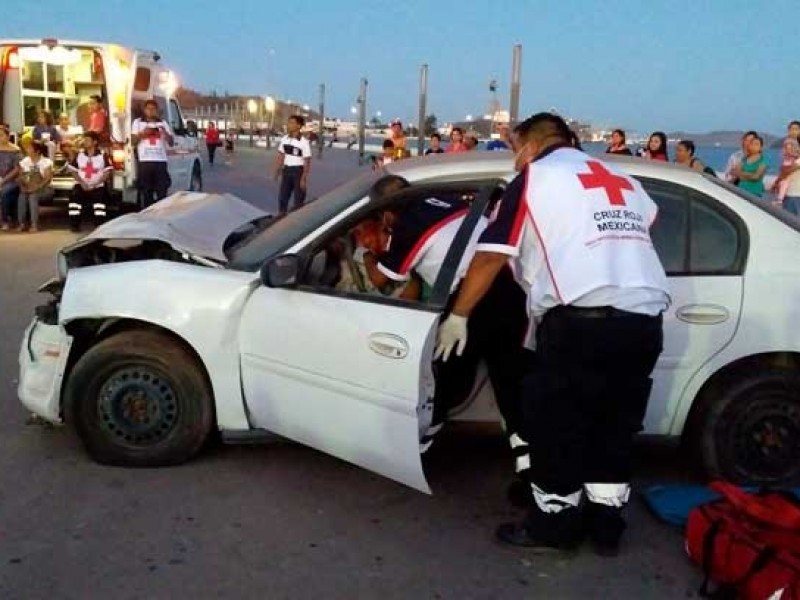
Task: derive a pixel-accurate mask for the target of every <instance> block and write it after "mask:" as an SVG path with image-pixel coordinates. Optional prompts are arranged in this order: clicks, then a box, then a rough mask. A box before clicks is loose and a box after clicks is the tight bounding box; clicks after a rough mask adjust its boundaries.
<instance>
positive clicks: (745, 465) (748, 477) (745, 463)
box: [693, 368, 800, 486]
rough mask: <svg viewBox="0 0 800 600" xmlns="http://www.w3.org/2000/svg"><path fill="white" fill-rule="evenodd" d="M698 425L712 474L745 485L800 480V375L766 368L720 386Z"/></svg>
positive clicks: (703, 454) (704, 459)
mask: <svg viewBox="0 0 800 600" xmlns="http://www.w3.org/2000/svg"><path fill="white" fill-rule="evenodd" d="M704 412H705V414H704V415H703V416H702V417H701V420H700V423H699V426H698V427H697V428H696V429H695V433H694V435H695V436H697V437H696V439H695V440H693V441H694V442H695V447H696V448H698V449H699V450H700V454H701V458H702V462H703V466H704V467H705V470H706V472H707V474H708V475H710V476H712V477H714V478H722V479H725V480H727V481H732V482H734V483H741V484H755V485H765V484H768V485H776V486H778V485H789V484H793V483H796V482H797V481H798V480H800V373H796V372H793V371H787V370H782V369H776V368H772V369H764V370H761V371H758V372H755V373H753V374H752V375H751V374H748V375H745V376H742V377H739V378H737V379H734V380H732V381H730V382H728V383H726V384H725V385H724V386H723V387H722V388H721V389H719V390H718V391H717V392H716V393H715V394H714V396H713V397H712V398H710V402H709V404H708V405H707V408H706V410H705V411H704Z"/></svg>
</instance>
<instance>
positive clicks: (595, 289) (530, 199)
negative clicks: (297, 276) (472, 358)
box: [437, 113, 669, 554]
mask: <svg viewBox="0 0 800 600" xmlns="http://www.w3.org/2000/svg"><path fill="white" fill-rule="evenodd" d="M515 133H516V134H517V140H518V144H519V147H520V151H519V154H518V155H517V169H518V170H519V171H521V173H520V175H519V176H518V177H517V178H516V179H515V180H514V181H513V182H512V183H511V184H510V185H509V186H508V189H507V191H506V193H505V195H504V196H503V198H502V200H501V203H500V207H499V209H498V215H497V217H496V219H495V221H494V222H493V223H492V224H491V225H489V226H488V227H487V228H486V230H485V231H484V232H483V234H482V235H481V238H480V240H479V241H478V245H477V249H476V253H475V256H474V258H473V260H472V263H471V264H470V267H469V271H468V272H467V275H466V277H465V278H464V281H463V283H462V286H461V290H460V293H459V296H458V298H457V299H456V301H455V303H454V305H453V310H452V313H451V314H450V316H449V317H448V318H447V319H446V320H445V321H444V323H443V324H442V326H441V327H440V329H439V340H438V342H437V353H443V354H444V355H447V354H448V353H449V352H450V351H451V350H452V349H453V348H456V354H458V351H459V348H463V347H464V344H465V342H466V340H467V338H468V330H467V318H468V317H470V315H471V313H472V312H473V308H474V307H475V306H477V305H478V303H479V302H480V299H481V298H482V297H483V295H484V294H485V292H486V290H488V289H489V287H490V286H491V285H492V282H493V281H494V278H495V277H496V275H497V273H499V272H500V271H501V270H502V269H503V268H504V266H505V265H506V264H507V262H508V261H509V260H510V261H511V263H512V267H513V269H514V273H515V277H516V279H517V281H518V282H519V283H520V285H521V286H522V287H523V289H525V290H526V291H527V295H528V312H529V314H530V317H531V319H532V321H533V323H534V324H535V332H534V333H535V341H534V343H535V351H536V352H535V354H536V356H535V359H534V360H531V362H530V364H529V365H528V369H527V374H526V375H525V376H524V378H523V379H522V391H521V402H522V406H521V412H522V415H523V423H522V431H523V434H524V435H523V438H524V439H525V440H527V441H528V443H529V444H530V447H531V451H530V462H531V468H530V483H531V488H532V489H531V491H532V496H533V502H532V503H531V506H530V509H529V513H528V517H527V519H526V520H525V521H524V522H522V523H520V524H516V523H506V524H503V525H501V526H500V527H499V528H498V530H497V536H498V538H499V539H500V540H501V541H503V542H505V543H508V544H511V545H516V546H526V547H539V548H556V549H567V548H571V547H574V546H575V545H577V544H578V543H579V542H580V541H581V539H582V537H583V536H584V535H585V534H587V533H588V534H589V536H590V537H591V538H592V541H593V542H594V543H595V547H596V549H597V550H598V552H599V553H603V554H613V553H615V552H616V550H617V548H618V545H619V541H620V537H621V535H622V532H623V530H624V528H625V521H624V520H623V519H622V516H621V511H622V508H623V507H624V505H625V504H626V502H627V500H628V497H629V495H630V484H629V481H630V476H631V461H632V454H633V448H632V441H633V437H634V435H635V434H636V433H637V432H638V431H639V430H640V429H641V427H642V421H643V419H644V415H645V411H646V408H647V401H648V399H649V396H650V388H651V384H652V382H651V379H650V375H651V373H652V370H653V368H654V366H655V363H656V360H657V359H658V356H659V354H660V353H661V349H662V339H663V333H662V318H661V313H662V312H663V311H664V310H666V308H667V306H668V304H669V295H668V293H667V291H666V290H667V279H666V275H665V273H664V269H663V267H662V266H661V263H660V261H659V258H658V256H657V255H656V252H655V249H654V248H653V244H652V240H651V239H650V233H649V228H650V225H651V224H652V223H653V221H654V219H655V217H656V213H657V207H656V205H655V203H654V202H653V201H652V200H651V199H650V198H649V197H648V196H647V194H646V192H645V191H644V189H643V188H642V187H641V184H640V183H639V182H638V181H636V180H634V179H632V178H631V177H628V176H627V175H625V174H623V173H621V172H619V171H617V170H616V169H615V168H613V167H612V166H611V165H606V164H604V163H602V162H601V161H599V160H597V159H595V158H592V157H590V156H589V155H587V154H585V153H583V152H582V151H580V150H579V149H577V148H576V147H574V146H573V144H572V141H571V140H572V135H571V132H570V130H569V127H568V126H567V124H566V123H565V122H564V120H563V119H561V118H560V117H558V116H555V115H552V114H550V113H539V114H537V115H534V116H533V117H530V118H529V119H527V120H526V121H524V122H522V123H521V124H520V125H518V126H517V128H516V129H515ZM584 489H585V490H586V494H587V499H588V502H587V503H586V506H585V511H586V515H585V516H586V521H585V523H586V524H584V518H583V515H581V513H580V510H579V505H580V500H581V496H582V493H583V490H584Z"/></svg>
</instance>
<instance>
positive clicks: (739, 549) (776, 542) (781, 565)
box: [686, 481, 800, 600]
mask: <svg viewBox="0 0 800 600" xmlns="http://www.w3.org/2000/svg"><path fill="white" fill-rule="evenodd" d="M711 489H713V490H714V491H715V492H718V493H719V494H721V495H722V498H720V499H719V500H714V501H713V502H709V503H708V504H704V505H702V506H699V507H698V508H695V509H694V510H692V511H691V512H690V513H689V521H688V523H687V526H686V551H687V552H688V554H689V556H690V557H691V558H692V560H694V561H695V562H696V563H697V564H698V565H700V567H701V568H702V569H703V571H704V573H705V576H706V580H705V582H704V583H703V587H702V588H701V589H700V593H701V594H702V595H704V596H714V597H722V598H742V599H744V600H768V599H769V600H777V599H780V600H800V504H798V502H797V500H796V498H794V497H793V496H789V495H785V494H781V493H778V492H762V493H759V494H750V493H747V492H745V491H743V490H741V489H740V488H738V487H736V486H735V485H731V484H729V483H724V482H721V481H717V482H714V483H712V484H711ZM709 582H714V583H715V584H717V586H718V589H717V591H716V592H714V593H713V594H712V593H710V591H709Z"/></svg>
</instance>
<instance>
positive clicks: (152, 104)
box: [144, 98, 158, 108]
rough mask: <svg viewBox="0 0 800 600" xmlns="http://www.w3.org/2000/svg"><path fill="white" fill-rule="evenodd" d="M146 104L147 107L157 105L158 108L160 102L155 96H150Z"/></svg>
mask: <svg viewBox="0 0 800 600" xmlns="http://www.w3.org/2000/svg"><path fill="white" fill-rule="evenodd" d="M144 106H145V108H146V107H148V106H155V107H156V108H158V102H156V100H155V98H148V99H147V100H145V101H144Z"/></svg>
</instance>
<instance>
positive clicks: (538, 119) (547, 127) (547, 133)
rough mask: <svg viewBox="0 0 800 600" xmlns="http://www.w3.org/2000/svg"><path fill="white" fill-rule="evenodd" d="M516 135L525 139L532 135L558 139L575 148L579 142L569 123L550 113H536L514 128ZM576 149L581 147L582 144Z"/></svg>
mask: <svg viewBox="0 0 800 600" xmlns="http://www.w3.org/2000/svg"><path fill="white" fill-rule="evenodd" d="M514 133H515V134H517V136H518V137H520V138H522V139H524V138H527V137H529V136H531V135H534V136H536V137H538V138H557V139H558V140H559V141H561V142H563V143H565V144H570V145H571V146H575V143H576V142H577V141H578V140H577V136H576V135H575V133H574V132H573V131H572V130H571V129H570V128H569V125H567V122H566V121H565V120H564V119H562V118H561V117H559V116H558V115H554V114H553V113H549V112H540V113H536V114H535V115H533V116H530V117H528V118H527V119H525V120H524V121H523V122H522V123H520V124H519V125H517V126H516V127H514ZM576 147H578V148H579V147H580V143H578V145H577V146H576Z"/></svg>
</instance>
